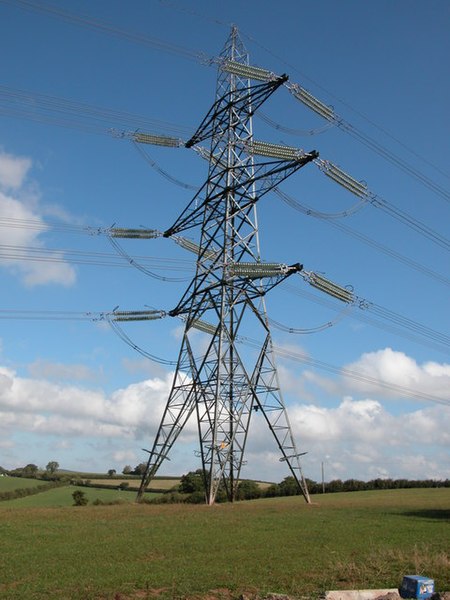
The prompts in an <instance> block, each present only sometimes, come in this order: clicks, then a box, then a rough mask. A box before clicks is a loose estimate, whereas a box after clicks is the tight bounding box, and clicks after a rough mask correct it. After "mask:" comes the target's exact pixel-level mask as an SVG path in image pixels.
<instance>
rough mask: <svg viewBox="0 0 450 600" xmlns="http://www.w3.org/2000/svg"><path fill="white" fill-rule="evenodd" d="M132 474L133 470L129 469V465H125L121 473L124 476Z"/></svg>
mask: <svg viewBox="0 0 450 600" xmlns="http://www.w3.org/2000/svg"><path fill="white" fill-rule="evenodd" d="M132 472H133V469H132V468H131V466H130V465H125V466H124V468H123V469H122V473H123V474H124V475H129V474H130V473H132Z"/></svg>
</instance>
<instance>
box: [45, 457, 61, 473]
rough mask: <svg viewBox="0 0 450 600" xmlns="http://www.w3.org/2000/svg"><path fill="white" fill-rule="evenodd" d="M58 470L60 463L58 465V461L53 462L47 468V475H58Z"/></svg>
mask: <svg viewBox="0 0 450 600" xmlns="http://www.w3.org/2000/svg"><path fill="white" fill-rule="evenodd" d="M58 469H59V463H57V462H56V460H51V461H50V462H49V463H47V466H46V467H45V470H46V471H47V473H50V474H51V475H53V473H56V471H57V470H58Z"/></svg>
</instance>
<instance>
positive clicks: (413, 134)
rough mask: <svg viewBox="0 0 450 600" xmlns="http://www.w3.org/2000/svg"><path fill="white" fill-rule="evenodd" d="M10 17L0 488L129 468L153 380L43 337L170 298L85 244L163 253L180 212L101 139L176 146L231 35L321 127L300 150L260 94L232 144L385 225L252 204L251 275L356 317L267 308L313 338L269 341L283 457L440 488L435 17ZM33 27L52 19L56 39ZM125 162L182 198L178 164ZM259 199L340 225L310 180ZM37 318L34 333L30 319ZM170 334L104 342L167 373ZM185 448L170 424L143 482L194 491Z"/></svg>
mask: <svg viewBox="0 0 450 600" xmlns="http://www.w3.org/2000/svg"><path fill="white" fill-rule="evenodd" d="M32 6H34V7H36V6H38V7H41V9H40V10H33V9H32V8H30V5H27V3H25V2H14V1H11V2H3V1H2V2H0V40H1V41H0V45H1V51H2V56H3V57H4V58H3V61H2V65H1V70H0V72H1V79H0V236H1V237H0V286H1V291H2V293H1V301H0V317H1V319H0V465H2V466H4V467H7V468H12V467H16V466H23V465H24V464H26V463H28V462H34V463H36V464H38V465H39V466H45V465H46V464H47V462H48V461H50V460H57V461H58V462H59V463H60V465H61V467H64V468H68V469H81V470H99V471H106V470H108V469H109V468H116V469H117V470H118V471H119V470H121V469H122V468H123V466H124V465H126V464H130V465H133V466H134V465H136V464H138V463H139V462H141V461H142V460H143V459H144V458H145V455H144V454H143V452H142V450H141V448H142V447H148V446H149V445H150V444H151V441H152V438H153V436H154V434H155V431H156V429H157V426H158V424H159V419H160V416H161V413H162V410H163V407H164V404H165V401H166V398H167V394H168V390H169V388H170V382H171V376H172V374H171V371H170V367H166V366H163V365H161V364H157V363H154V362H152V361H149V360H148V359H144V358H143V357H142V356H141V355H139V354H138V353H137V352H136V351H135V350H133V349H132V348H130V347H129V346H127V345H126V344H125V343H124V342H123V341H122V340H121V339H119V338H118V337H117V336H116V334H115V333H114V332H113V331H112V330H111V329H110V327H109V326H108V325H107V323H105V322H104V321H95V320H89V319H84V320H69V319H67V318H63V319H60V320H56V319H55V318H54V317H55V311H63V312H64V313H66V314H65V315H64V316H66V317H67V313H68V312H71V311H72V312H74V313H89V312H92V313H95V314H97V313H99V312H102V311H111V310H112V309H113V308H114V307H116V306H117V305H119V306H120V308H121V309H123V310H126V309H142V308H144V307H145V306H151V307H155V308H160V309H164V310H169V309H170V308H173V307H174V306H175V305H176V302H177V299H178V298H179V297H180V294H181V293H182V291H183V289H184V287H185V286H186V285H187V284H186V281H174V282H172V281H160V280H157V279H154V278H151V277H148V276H146V275H144V274H143V273H141V272H140V271H138V270H136V269H133V268H132V267H130V266H129V265H128V263H127V262H126V261H124V259H123V258H120V257H118V256H116V257H115V256H114V252H115V251H114V249H113V248H112V246H111V245H110V244H109V242H108V240H107V238H106V237H105V236H103V235H95V234H94V233H95V231H96V230H97V229H100V230H101V229H102V228H107V227H110V226H111V225H113V224H116V225H117V226H124V227H140V226H144V227H150V228H156V229H160V230H164V229H166V228H167V227H168V226H170V225H171V224H172V223H173V221H174V220H175V218H176V216H177V215H178V214H179V213H180V212H181V211H182V209H183V208H184V206H185V205H186V204H187V203H188V201H189V200H190V198H191V197H192V195H193V192H192V191H191V190H190V189H187V188H186V187H183V186H180V185H176V184H174V183H173V182H171V181H169V180H168V179H167V178H166V177H164V176H162V175H161V173H160V172H158V171H157V170H155V169H154V168H152V167H151V166H150V164H149V162H148V161H146V160H143V157H142V156H141V155H140V154H139V153H138V152H137V151H136V149H135V147H134V146H133V144H132V143H131V142H130V141H129V140H127V139H121V138H120V135H119V137H117V136H114V135H111V130H112V129H114V130H115V131H116V132H118V133H119V134H120V132H124V131H132V130H135V129H136V128H139V127H140V128H141V129H143V130H151V131H155V132H158V133H168V134H169V135H174V136H177V137H180V138H182V139H188V138H189V137H190V135H192V133H193V132H194V131H195V129H196V126H197V125H198V124H199V123H200V121H201V120H202V118H203V116H204V115H205V114H206V112H207V111H208V109H209V107H210V105H211V104H212V102H213V100H214V92H215V81H216V75H217V73H216V68H215V67H214V66H211V65H208V60H207V59H209V58H214V57H216V56H217V55H218V54H219V53H220V51H221V49H222V47H223V45H224V43H225V41H226V39H227V37H228V35H229V32H230V23H234V24H236V25H237V26H238V28H239V31H240V34H241V37H242V40H243V42H244V44H245V45H246V47H247V50H248V52H249V54H250V61H251V63H252V64H255V65H258V66H262V67H264V68H267V69H270V70H272V71H273V72H274V73H277V74H281V73H287V74H288V75H289V76H290V81H291V82H292V83H298V84H300V85H302V86H303V87H305V88H306V89H308V90H309V91H310V92H311V93H312V94H314V95H315V96H317V97H318V98H320V99H321V100H322V101H323V102H324V103H326V104H328V105H332V106H333V107H334V109H335V112H336V113H337V114H338V115H340V116H341V117H342V119H343V120H342V125H341V127H324V126H325V125H326V122H325V121H324V120H322V119H320V118H319V117H318V116H317V115H316V114H314V113H313V112H311V111H309V110H308V109H307V108H306V107H305V106H304V105H302V104H301V103H300V102H298V101H297V100H295V98H294V97H293V96H292V95H291V94H290V93H289V91H288V90H287V89H285V88H282V89H279V90H278V91H277V93H276V94H275V95H274V96H272V97H271V98H270V100H269V101H268V102H267V103H266V105H265V106H264V110H263V115H262V117H263V118H257V117H255V119H254V133H255V137H256V138H258V139H263V140H267V141H272V142H274V143H285V144H288V145H292V146H297V147H299V148H304V149H305V150H311V149H316V150H318V151H319V153H320V157H321V158H322V159H323V160H329V161H331V162H333V163H335V164H337V165H339V166H340V167H341V168H342V169H343V170H345V171H346V172H348V173H350V174H351V175H352V176H354V177H355V178H356V179H358V180H364V181H365V182H367V185H368V188H369V189H370V190H371V192H372V193H373V194H374V195H375V196H376V198H377V200H378V201H379V202H383V203H385V205H386V206H387V207H388V208H389V209H391V208H392V207H395V210H396V211H397V215H399V217H400V218H392V217H391V216H389V215H388V214H386V212H385V211H383V210H381V209H380V208H377V207H376V206H373V205H370V204H367V205H366V206H364V207H363V208H362V209H361V210H359V211H358V212H356V213H355V214H353V215H351V216H346V217H341V218H339V219H338V218H333V219H331V218H318V217H317V216H314V215H313V214H309V215H307V214H304V211H303V212H301V211H299V210H295V209H294V208H292V207H291V206H288V205H287V204H286V203H283V202H282V201H281V200H280V198H279V197H277V196H276V195H274V194H271V195H268V196H267V197H265V198H264V199H263V200H261V202H260V203H259V204H258V217H259V230H260V240H261V253H262V257H263V259H264V260H267V261H277V262H278V261H279V262H286V263H288V264H292V263H294V262H301V263H303V264H304V266H305V268H306V269H308V270H311V271H318V272H321V273H324V274H325V275H326V276H327V277H328V278H330V279H332V280H333V281H336V282H338V283H340V284H342V285H349V286H353V288H354V290H355V293H356V294H357V296H358V297H359V298H361V299H365V300H367V301H368V303H369V308H367V309H364V310H362V309H360V308H358V307H355V308H354V309H353V310H352V311H351V312H350V313H348V314H345V315H342V314H341V312H342V311H341V307H340V306H338V303H336V302H333V301H332V300H331V299H329V298H328V297H325V298H324V297H323V296H321V294H320V293H319V292H317V291H315V290H314V289H313V288H311V287H310V286H308V284H307V282H305V281H303V280H302V279H301V278H300V277H297V278H296V279H295V278H291V279H290V280H289V281H288V284H289V285H284V286H280V287H279V288H277V289H276V290H274V291H273V292H272V293H271V294H270V295H269V296H268V298H267V308H268V312H269V316H270V317H272V318H273V319H274V320H276V321H278V322H281V323H283V324H285V325H288V326H290V327H293V328H299V329H313V328H315V327H319V326H320V325H321V324H324V323H328V322H334V321H335V320H337V322H336V324H335V325H334V326H332V327H329V328H327V329H325V330H324V331H322V332H318V333H313V334H308V335H306V334H305V335H294V334H288V333H285V332H283V331H280V330H277V329H274V330H273V336H274V341H275V344H276V346H277V347H278V348H280V349H282V352H280V356H279V359H278V362H279V372H280V381H281V385H282V388H283V392H284V397H285V400H286V404H287V406H288V410H289V415H290V418H291V423H292V427H293V430H294V434H295V437H296V441H297V444H298V446H299V448H300V449H301V450H302V451H303V450H304V451H307V452H308V454H307V455H306V457H305V460H304V470H305V474H306V476H307V477H310V478H312V479H316V480H319V479H320V476H321V475H320V472H321V464H322V463H324V466H325V476H326V479H332V478H338V477H339V478H342V479H347V478H350V477H356V478H360V479H371V478H374V477H378V476H381V477H408V478H426V477H432V478H445V477H448V476H449V473H450V457H449V446H450V437H449V433H448V432H449V431H450V408H449V403H450V394H449V390H450V365H449V360H448V329H449V327H448V325H449V317H448V279H449V275H448V254H447V250H448V240H446V239H445V238H446V236H447V235H448V223H449V219H448V217H449V204H448V202H449V191H448V190H449V187H450V186H449V167H448V165H449V142H448V140H449V139H450V135H449V134H450V131H449V128H450V122H449V119H448V105H449V100H450V97H449V96H450V84H449V81H448V76H447V73H446V71H447V69H446V63H447V60H448V56H449V54H450V47H449V46H450V41H449V38H448V23H449V18H450V7H449V5H448V3H447V2H445V1H443V0H442V1H436V0H435V1H433V2H428V3H421V2H417V1H413V2H410V1H408V2H406V1H402V0H400V1H398V2H396V3H392V2H389V1H378V2H376V3H375V2H371V3H369V2H365V3H363V2H358V1H350V0H348V1H345V2H340V3H336V2H331V1H323V2H316V3H307V2H298V1H285V2H281V3H273V2H269V1H260V2H247V3H245V4H244V3H242V2H238V1H234V0H233V1H231V2H228V3H226V5H225V4H224V3H219V2H205V1H203V0H201V1H192V2H190V3H182V2H156V1H148V2H144V1H140V0H139V1H138V0H136V1H135V2H133V3H125V2H118V1H116V0H109V1H108V2H106V1H104V0H98V1H96V2H88V1H81V0H78V1H77V2H68V1H61V2H59V3H58V4H56V3H54V4H45V5H44V4H43V3H41V2H36V3H34V2H33V3H32ZM42 6H47V7H48V6H52V7H55V6H57V7H58V8H59V9H61V10H62V11H66V15H65V18H62V17H61V16H59V17H58V16H55V14H54V13H52V12H51V11H50V12H48V11H47V12H45V11H43V10H42ZM69 13H70V14H72V15H78V16H83V19H84V20H83V22H82V23H80V22H77V21H76V19H74V18H67V14H69ZM87 21H89V22H90V26H88V25H87ZM96 23H101V25H102V28H103V29H102V31H101V30H100V29H99V27H97V26H96ZM114 31H115V35H113V32H114ZM124 32H127V33H124ZM5 57H6V58H5ZM86 105H89V106H90V107H91V108H90V109H88V108H87V106H86ZM92 107H95V111H94V109H93V108H92ZM119 113H120V114H119ZM268 121H270V122H272V123H275V124H276V125H277V126H276V127H273V126H270V124H269V122H268ZM348 124H350V126H351V129H350V132H351V133H353V135H349V133H348V128H349V126H348ZM346 130H347V131H346ZM361 136H363V139H364V141H365V142H366V144H363V143H361V142H360V141H359V140H358V139H355V138H359V139H361ZM367 144H369V145H372V146H373V144H376V146H377V149H378V152H374V151H372V150H371V149H370V148H368V147H367ZM145 150H146V151H147V152H148V156H149V158H150V160H151V161H155V162H156V163H157V165H158V166H159V168H160V169H162V170H164V172H166V173H168V174H169V175H170V176H172V177H174V178H176V179H177V180H179V182H182V183H183V184H189V185H190V186H195V185H200V184H201V183H202V182H203V180H204V178H205V177H206V166H207V165H206V163H205V162H204V161H202V160H201V159H200V158H199V157H198V156H197V155H196V154H195V153H194V152H192V151H191V150H187V149H184V148H180V149H175V150H173V149H166V148H156V147H149V148H145ZM386 152H388V153H389V156H390V159H389V160H386V158H385V157H383V156H381V155H380V154H385V153H386ZM392 155H394V158H392ZM399 162H400V163H401V166H403V168H399ZM405 165H406V167H405ZM405 168H407V169H408V171H409V174H408V173H405V172H404V169H405ZM281 189H282V191H284V192H285V193H286V194H288V195H289V197H290V198H293V199H294V200H295V201H296V202H297V203H300V204H301V206H302V207H305V206H307V207H309V208H311V209H313V211H317V212H321V213H325V214H335V213H344V212H345V211H349V209H350V208H351V207H353V206H354V205H355V204H356V203H357V198H356V197H355V196H352V195H351V194H349V193H348V192H347V191H346V190H344V189H342V188H340V187H339V186H337V185H336V184H334V183H333V182H331V181H330V180H329V179H328V178H326V177H325V176H324V175H323V174H322V173H321V172H320V171H319V170H318V169H317V168H316V167H315V166H314V165H308V166H307V167H305V168H304V169H302V170H301V171H299V172H298V173H296V174H295V175H294V176H292V177H291V178H290V179H289V180H288V181H286V182H284V183H283V184H282V186H281ZM297 206H298V204H297ZM408 218H412V220H413V221H412V222H413V226H414V228H412V227H408V226H405V224H404V220H405V219H408ZM19 225H20V226H19ZM425 228H427V229H426V231H428V232H430V234H429V235H428V236H426V235H424V230H425ZM361 236H362V237H363V240H362V239H361ZM123 246H124V248H125V249H126V251H127V252H128V253H129V254H130V255H133V256H145V257H147V259H146V260H147V261H149V264H151V268H152V269H153V270H154V271H155V272H157V273H158V274H160V275H161V276H165V277H172V278H175V279H186V278H189V276H190V275H191V274H192V272H193V266H194V262H193V258H192V257H193V255H191V254H189V253H187V252H186V251H184V250H183V249H182V248H179V247H178V246H176V245H175V244H173V242H171V241H170V240H150V241H140V242H135V243H131V242H130V243H124V244H123ZM74 252H76V253H77V254H74ZM74 257H76V258H77V261H78V262H76V263H75V262H73V259H74ZM148 257H151V259H149V258H148ZM43 258H45V259H46V260H42V259H43ZM81 263H84V264H81ZM112 263H113V264H112ZM146 264H147V263H146ZM321 300H326V304H322V303H321ZM8 311H16V312H15V313H12V312H8ZM17 311H29V312H27V313H24V312H21V313H19V312H17ZM42 311H49V312H48V313H46V315H47V316H51V317H52V318H48V319H36V317H37V316H38V313H39V314H40V315H41V316H42V315H43V313H42ZM388 311H391V312H388ZM13 316H14V317H17V318H12V317H13ZM25 316H27V317H33V318H27V319H26V318H25ZM340 316H342V317H343V318H339V319H337V317H340ZM400 319H407V321H405V320H402V321H401V322H399V320H400ZM181 327H182V324H181V322H174V321H173V320H172V319H164V320H161V321H156V322H152V323H147V324H146V323H140V324H137V325H136V324H134V325H129V326H128V327H127V328H126V334H127V335H128V336H129V337H130V338H131V339H132V340H133V342H135V343H136V344H137V345H138V346H140V347H142V348H143V349H144V350H146V351H147V352H149V353H152V354H155V355H157V356H160V357H162V358H165V359H168V360H175V359H176V357H177V351H178V346H179V343H180V332H181ZM425 328H426V329H425ZM287 352H288V353H290V355H291V358H292V354H294V355H295V357H297V360H292V359H289V358H288V357H287ZM299 356H300V357H301V358H302V360H298V357H299ZM349 370H351V371H353V372H356V373H357V374H358V375H359V376H361V375H362V378H361V377H359V378H355V377H349V376H348V371H349ZM377 382H381V385H380V384H377ZM397 386H401V387H402V388H403V389H404V391H405V390H406V391H405V393H402V394H400V393H399V391H398V389H399V388H398V387H397ZM408 391H409V392H410V393H408ZM253 425H254V426H253V428H252V432H251V436H250V439H249V447H248V456H247V465H246V467H245V473H244V475H247V476H249V477H255V478H262V479H264V478H265V479H269V480H274V481H280V480H281V479H282V478H283V477H285V476H286V475H287V472H285V471H284V470H283V469H284V467H283V465H282V463H279V462H278V457H277V452H276V449H275V447H274V445H272V444H271V441H270V440H268V438H267V435H266V431H265V430H264V428H263V427H262V424H261V423H258V422H257V421H256V420H255V421H254V423H253ZM195 447H196V439H195V427H194V424H189V426H188V427H187V429H186V432H185V434H184V435H183V437H182V439H180V441H179V443H177V445H176V447H175V448H174V449H173V454H172V460H171V462H170V463H167V464H166V465H165V467H164V471H162V472H161V474H164V473H170V474H180V473H182V472H185V471H187V470H188V469H193V468H197V467H198V466H199V464H198V459H197V458H196V456H195V454H194V449H195Z"/></svg>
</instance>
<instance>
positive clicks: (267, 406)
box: [138, 28, 318, 504]
mask: <svg viewBox="0 0 450 600" xmlns="http://www.w3.org/2000/svg"><path fill="white" fill-rule="evenodd" d="M218 62H219V71H218V78H217V88H216V100H215V102H214V104H213V106H212V107H211V109H210V111H209V112H208V114H207V115H206V117H205V119H204V120H203V122H202V123H201V125H200V126H199V128H198V130H197V132H196V133H195V134H194V136H193V137H192V138H191V139H190V140H189V141H188V142H187V143H186V146H187V147H193V148H196V149H198V150H199V151H200V152H201V153H202V152H203V155H204V156H205V155H206V157H207V158H208V161H209V170H208V178H207V180H206V182H205V183H204V185H203V186H202V187H201V189H200V190H199V191H198V193H197V194H196V195H195V196H194V198H193V199H192V201H191V202H190V203H189V205H188V206H187V207H186V209H185V210H184V211H183V212H182V213H181V215H180V216H179V217H178V219H177V220H176V221H175V223H174V224H173V225H172V227H170V228H169V229H168V230H167V231H165V232H164V236H165V237H172V238H176V236H177V235H179V234H180V233H181V232H184V231H187V230H194V229H197V230H199V243H198V255H197V267H196V273H195V276H194V278H193V279H192V281H191V283H190V284H189V286H188V287H187V289H186V291H185V293H184V294H183V296H182V298H181V299H180V301H179V302H178V305H177V306H176V307H175V308H174V309H173V310H172V311H170V313H169V314H170V315H171V316H177V317H181V318H182V319H183V320H184V334H183V338H182V342H181V349H180V353H179V357H178V362H177V366H176V370H175V375H174V379H173V383H172V388H171V391H170V394H169V398H168V401H167V405H166V407H165V410H164V414H163V417H162V420H161V423H160V426H159V430H158V432H157V435H156V438H155V441H154V444H153V447H152V449H151V451H150V453H149V458H148V462H147V467H146V470H145V473H144V474H143V477H142V482H141V487H140V490H139V493H138V500H139V499H140V498H142V496H143V493H144V491H145V489H146V487H147V485H148V484H149V482H150V481H151V479H152V478H153V477H154V476H155V474H156V473H157V471H158V469H159V467H160V466H161V463H162V462H163V461H164V460H165V459H166V458H167V457H168V453H169V451H170V449H171V447H172V446H173V444H174V443H175V441H176V439H177V437H178V435H179V434H180V432H181V431H182V430H183V427H184V426H185V424H186V422H187V421H188V419H189V418H190V417H191V416H192V415H195V418H196V422H197V424H198V435H199V442H200V449H199V455H200V456H201V461H202V466H203V475H204V483H205V490H206V502H207V503H208V504H213V503H214V501H215V498H216V494H217V492H218V489H219V486H221V485H223V486H224V488H225V490H226V494H227V497H228V499H229V500H233V499H234V497H235V493H236V489H237V485H238V482H239V478H240V472H241V468H242V465H243V460H244V451H245V446H246V441H247V435H248V432H249V427H250V423H251V420H252V418H254V415H256V414H257V415H258V418H261V416H262V417H263V418H264V419H265V421H266V423H267V426H268V428H269V430H270V431H271V432H272V434H273V436H274V438H275V440H276V443H277V445H278V448H279V451H280V453H281V458H280V460H284V461H286V463H287V465H288V467H289V469H290V471H291V473H292V475H293V476H294V478H295V480H296V482H297V483H298V486H299V489H300V491H301V493H302V494H303V496H304V498H305V500H306V501H307V502H309V501H310V500H309V493H308V489H307V486H306V482H305V479H304V477H303V474H302V470H301V465H300V461H299V456H300V454H299V452H298V451H297V448H296V445H295V442H294V439H293V435H292V431H291V427H290V424H289V419H288V415H287V411H286V407H285V404H284V402H283V398H282V395H281V391H280V385H279V381H278V376H277V369H276V366H275V360H274V352H273V347H272V338H271V334H270V331H269V326H268V318H267V314H266V308H265V302H264V295H265V294H266V293H267V292H268V291H269V290H270V289H272V288H273V287H275V286H276V285H278V284H279V283H280V282H281V281H283V280H284V279H285V278H287V277H289V276H290V275H291V274H293V273H297V272H299V271H300V270H301V269H302V266H301V265H299V264H293V265H290V266H288V265H286V264H278V263H265V262H262V261H261V257H260V251H259V240H258V221H257V213H256V204H257V202H258V201H259V200H260V198H261V197H262V196H264V195H265V194H267V193H268V192H269V191H270V190H272V189H274V188H275V187H276V186H277V185H278V183H280V182H281V181H282V180H284V179H285V178H287V177H288V176H290V175H291V174H293V173H294V172H295V171H297V170H298V169H300V168H301V167H303V166H304V165H305V164H307V163H308V162H310V161H312V160H314V159H315V158H316V157H317V156H318V155H317V153H316V152H315V151H312V152H310V153H303V152H296V153H295V154H292V153H291V154H289V153H287V150H288V149H287V148H286V149H285V150H283V147H282V146H277V145H274V144H268V143H264V142H257V141H255V140H254V139H253V131H252V115H253V114H254V113H255V112H256V111H257V110H258V108H259V107H260V106H261V105H262V104H263V103H264V102H265V101H266V100H267V99H268V98H269V97H270V96H271V95H272V94H273V93H274V92H275V91H276V90H277V88H278V87H280V85H282V84H283V83H285V82H286V80H287V76H284V75H283V76H281V77H276V76H271V77H269V78H268V77H267V76H266V75H265V74H260V73H258V69H255V68H254V67H249V66H248V65H249V63H248V55H247V52H246V50H245V48H244V47H243V45H242V42H241V41H240V39H239V37H238V34H237V30H236V28H232V31H231V35H230V37H229V39H228V41H227V43H226V45H225V47H224V49H223V51H222V53H221V55H220V57H219V61H218ZM250 71H252V73H251V74H250V75H249V72H250ZM255 80H256V82H255ZM205 140H210V149H209V150H208V151H206V150H205V149H204V148H203V149H202V147H200V146H199V144H200V143H201V142H203V141H205ZM199 332H200V333H199ZM249 334H251V350H249V349H248V348H247V347H243V345H242V344H241V343H240V342H242V341H243V339H244V338H245V339H246V340H247V341H248V339H249ZM255 334H257V335H258V340H255V339H253V338H254V337H255Z"/></svg>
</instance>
